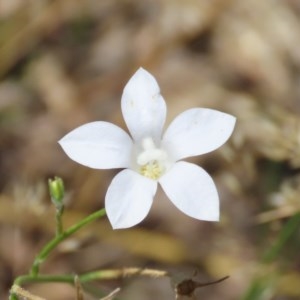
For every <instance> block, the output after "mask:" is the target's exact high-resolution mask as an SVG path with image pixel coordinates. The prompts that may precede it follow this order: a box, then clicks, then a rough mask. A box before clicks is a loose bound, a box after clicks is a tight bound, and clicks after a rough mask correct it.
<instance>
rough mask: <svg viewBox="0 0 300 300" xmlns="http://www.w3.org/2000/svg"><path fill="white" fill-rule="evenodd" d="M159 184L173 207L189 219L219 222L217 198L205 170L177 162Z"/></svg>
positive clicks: (215, 190)
mask: <svg viewBox="0 0 300 300" xmlns="http://www.w3.org/2000/svg"><path fill="white" fill-rule="evenodd" d="M159 183H160V184H161V186H162V188H163V190H164V191H165V193H166V194H167V196H168V197H169V198H170V200H171V201H172V202H173V203H174V204H175V206H176V207H177V208H178V209H180V210H181V211H182V212H184V213H185V214H187V215H188V216H190V217H193V218H196V219H199V220H206V221H218V220H219V196H218V192H217V189H216V186H215V184H214V182H213V180H212V178H211V177H210V175H208V174H207V172H206V171H205V170H203V169H202V168H200V167H199V166H197V165H195V164H191V163H187V162H183V161H180V162H177V163H175V164H174V166H173V167H172V168H171V169H170V170H169V171H168V172H167V173H166V174H165V175H164V176H162V177H161V178H160V180H159Z"/></svg>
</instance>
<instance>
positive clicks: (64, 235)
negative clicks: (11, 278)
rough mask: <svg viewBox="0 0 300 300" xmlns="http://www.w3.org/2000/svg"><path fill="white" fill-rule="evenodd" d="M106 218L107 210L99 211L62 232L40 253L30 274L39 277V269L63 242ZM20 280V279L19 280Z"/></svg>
mask: <svg viewBox="0 0 300 300" xmlns="http://www.w3.org/2000/svg"><path fill="white" fill-rule="evenodd" d="M103 216H105V209H104V208H103V209H101V210H98V211H96V212H94V213H92V214H90V215H89V216H87V217H86V218H84V219H83V220H81V221H79V222H78V223H76V224H75V225H73V226H71V227H70V228H68V229H67V230H66V231H64V232H62V234H60V235H58V236H56V237H55V238H54V239H52V240H51V241H50V242H48V243H47V244H46V245H45V246H44V248H43V249H42V250H41V251H40V253H39V254H38V255H37V256H36V258H35V260H34V262H33V265H32V268H31V271H30V274H31V275H33V276H37V275H38V273H39V267H40V265H41V264H42V263H43V262H44V260H45V259H46V258H47V257H48V255H49V254H50V253H51V251H52V250H54V249H55V248H56V247H57V245H58V244H60V243H61V242H62V241H64V240H65V239H66V238H68V237H69V236H71V235H72V234H74V233H75V232H77V231H78V230H79V229H80V228H82V227H83V226H85V225H87V224H89V223H91V222H93V221H95V220H96V219H98V218H101V217H103ZM17 279H18V278H17Z"/></svg>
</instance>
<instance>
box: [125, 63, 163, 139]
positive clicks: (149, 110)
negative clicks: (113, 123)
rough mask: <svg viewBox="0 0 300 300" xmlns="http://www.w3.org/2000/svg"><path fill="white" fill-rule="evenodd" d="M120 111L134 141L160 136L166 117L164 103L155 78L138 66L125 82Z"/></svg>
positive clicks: (158, 137)
mask: <svg viewBox="0 0 300 300" xmlns="http://www.w3.org/2000/svg"><path fill="white" fill-rule="evenodd" d="M121 106H122V112H123V116H124V119H125V122H126V124H127V127H128V129H129V131H130V133H131V135H132V137H133V139H134V140H135V141H139V140H141V139H142V138H144V137H152V138H154V140H155V141H159V140H160V138H161V133H162V128H163V126H164V123H165V119H166V103H165V101H164V99H163V97H162V96H161V94H160V89H159V86H158V84H157V82H156V80H155V78H154V77H153V76H152V75H151V74H150V73H148V72H147V71H146V70H144V69H142V68H140V69H139V70H138V71H137V72H136V73H135V74H134V75H133V76H132V77H131V79H130V80H129V81H128V83H127V84H126V86H125V88H124V91H123V95H122V101H121Z"/></svg>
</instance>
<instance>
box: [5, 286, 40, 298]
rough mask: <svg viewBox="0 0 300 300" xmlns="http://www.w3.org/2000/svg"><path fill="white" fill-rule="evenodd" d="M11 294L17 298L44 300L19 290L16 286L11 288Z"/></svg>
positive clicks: (21, 289)
mask: <svg viewBox="0 0 300 300" xmlns="http://www.w3.org/2000/svg"><path fill="white" fill-rule="evenodd" d="M11 292H12V293H14V294H16V295H17V296H20V297H23V298H25V299H28V300H45V299H44V298H41V297H38V296H35V295H33V294H31V293H30V292H28V291H26V290H25V289H23V288H21V287H20V286H18V285H16V284H14V285H13V286H12V288H11Z"/></svg>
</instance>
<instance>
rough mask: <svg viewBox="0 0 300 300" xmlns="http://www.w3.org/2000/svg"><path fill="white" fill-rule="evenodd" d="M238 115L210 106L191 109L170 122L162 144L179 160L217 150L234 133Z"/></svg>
mask: <svg viewBox="0 0 300 300" xmlns="http://www.w3.org/2000/svg"><path fill="white" fill-rule="evenodd" d="M235 121H236V118H235V117H233V116H231V115H229V114H225V113H223V112H219V111H217V110H213V109H207V108H193V109H189V110H187V111H185V112H183V113H181V114H180V115H179V116H177V117H176V118H175V119H174V121H173V122H172V123H171V124H170V126H169V127H168V129H167V130H166V132H165V134H164V136H163V140H162V146H163V147H164V148H165V149H167V151H168V152H169V153H170V155H171V157H172V158H173V159H174V160H175V161H176V160H179V159H182V158H185V157H190V156H195V155H200V154H204V153H207V152H210V151H213V150H215V149H217V148H219V147H220V146H221V145H223V144H224V143H225V142H226V141H227V140H228V138H229V137H230V135H231V134H232V131H233V128H234V125H235Z"/></svg>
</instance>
